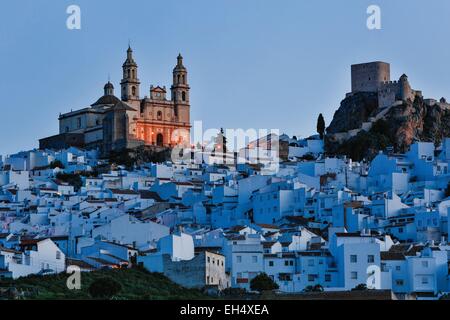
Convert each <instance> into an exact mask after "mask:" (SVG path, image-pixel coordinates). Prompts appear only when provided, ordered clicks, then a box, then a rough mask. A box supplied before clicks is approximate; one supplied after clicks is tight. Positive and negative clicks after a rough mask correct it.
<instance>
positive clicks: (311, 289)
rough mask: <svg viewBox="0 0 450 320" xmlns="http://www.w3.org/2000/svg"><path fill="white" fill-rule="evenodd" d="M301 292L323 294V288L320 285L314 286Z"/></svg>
mask: <svg viewBox="0 0 450 320" xmlns="http://www.w3.org/2000/svg"><path fill="white" fill-rule="evenodd" d="M303 292H323V287H322V286H321V285H320V284H316V285H315V286H307V287H306V288H305V289H303Z"/></svg>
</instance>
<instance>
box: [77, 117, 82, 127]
mask: <svg viewBox="0 0 450 320" xmlns="http://www.w3.org/2000/svg"><path fill="white" fill-rule="evenodd" d="M77 128H78V129H80V128H81V118H77Z"/></svg>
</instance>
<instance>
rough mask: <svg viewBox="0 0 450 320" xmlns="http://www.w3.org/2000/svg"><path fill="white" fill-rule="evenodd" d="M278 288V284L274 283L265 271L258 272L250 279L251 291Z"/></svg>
mask: <svg viewBox="0 0 450 320" xmlns="http://www.w3.org/2000/svg"><path fill="white" fill-rule="evenodd" d="M278 288H279V287H278V284H276V283H275V281H273V280H272V278H271V277H269V276H268V275H267V274H266V273H260V274H259V275H257V276H256V277H254V278H253V279H252V280H251V281H250V289H252V290H253V291H258V292H262V291H271V290H276V289H278Z"/></svg>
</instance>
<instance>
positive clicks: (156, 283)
mask: <svg viewBox="0 0 450 320" xmlns="http://www.w3.org/2000/svg"><path fill="white" fill-rule="evenodd" d="M68 277H69V275H68V274H65V273H61V274H58V275H48V276H36V275H33V276H28V277H24V278H19V279H17V280H11V279H1V280H0V289H1V290H0V298H3V299H4V298H14V297H11V296H8V293H6V291H9V292H11V291H14V292H24V296H23V297H24V298H25V299H40V300H47V299H58V300H64V299H70V300H78V299H92V297H91V296H90V295H89V293H88V288H89V286H90V284H91V283H92V282H93V281H94V280H96V279H100V278H105V277H109V278H113V279H114V280H116V281H117V282H118V283H120V285H121V287H122V289H121V290H120V292H119V294H117V295H116V296H115V297H114V298H115V299H121V300H176V299H190V300H195V299H205V298H207V296H205V295H204V294H202V293H201V292H200V291H199V290H194V289H186V288H183V287H181V286H179V285H177V284H175V283H174V282H172V281H170V280H169V279H168V278H167V277H165V276H163V275H161V274H158V273H150V272H147V271H145V270H143V269H113V270H99V271H92V272H84V273H82V274H81V289H80V290H69V289H68V288H67V286H66V282H67V278H68ZM7 288H12V289H13V290H7ZM1 292H3V293H1ZM19 295H20V294H19Z"/></svg>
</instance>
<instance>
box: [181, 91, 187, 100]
mask: <svg viewBox="0 0 450 320" xmlns="http://www.w3.org/2000/svg"><path fill="white" fill-rule="evenodd" d="M181 100H183V101H186V92H184V91H183V92H182V93H181Z"/></svg>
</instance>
